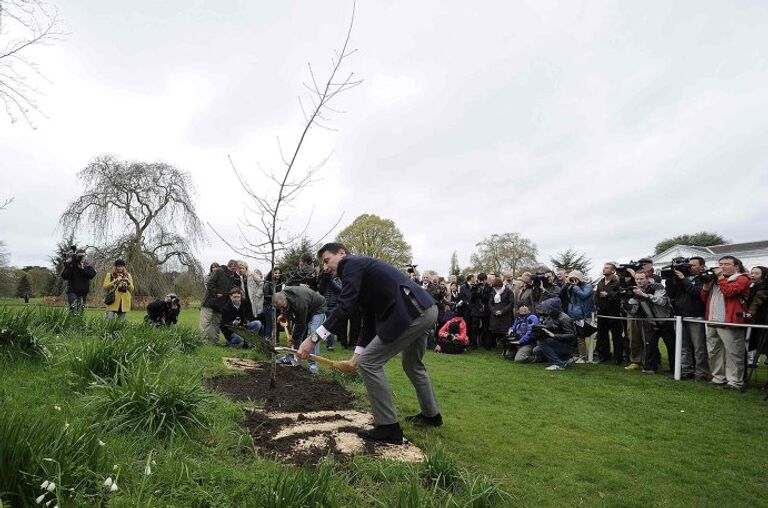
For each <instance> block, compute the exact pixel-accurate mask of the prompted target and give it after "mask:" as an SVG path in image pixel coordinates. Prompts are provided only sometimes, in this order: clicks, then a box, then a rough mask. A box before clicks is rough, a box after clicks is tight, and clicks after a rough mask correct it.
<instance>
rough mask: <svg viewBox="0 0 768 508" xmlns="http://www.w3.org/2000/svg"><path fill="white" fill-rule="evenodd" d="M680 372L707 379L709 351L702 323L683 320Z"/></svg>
mask: <svg viewBox="0 0 768 508" xmlns="http://www.w3.org/2000/svg"><path fill="white" fill-rule="evenodd" d="M680 361H681V363H682V374H683V375H684V376H686V375H688V376H696V377H697V378H700V379H704V378H707V379H709V353H708V352H707V338H706V335H705V330H704V323H688V322H686V321H684V322H683V354H682V355H681V357H680Z"/></svg>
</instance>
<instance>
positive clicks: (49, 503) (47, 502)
mask: <svg viewBox="0 0 768 508" xmlns="http://www.w3.org/2000/svg"><path fill="white" fill-rule="evenodd" d="M54 501H55V499H51V500H50V501H46V502H45V506H51V503H53V502H54Z"/></svg>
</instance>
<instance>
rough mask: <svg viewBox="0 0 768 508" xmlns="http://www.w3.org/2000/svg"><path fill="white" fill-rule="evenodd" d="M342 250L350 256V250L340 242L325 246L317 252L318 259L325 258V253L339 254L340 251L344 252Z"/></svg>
mask: <svg viewBox="0 0 768 508" xmlns="http://www.w3.org/2000/svg"><path fill="white" fill-rule="evenodd" d="M342 250H343V251H344V252H346V253H347V254H349V249H347V248H346V247H344V244H343V243H338V242H330V243H326V244H325V245H323V246H322V247H320V248H319V249H318V250H317V257H319V258H321V257H323V252H325V251H328V252H330V253H331V254H338V253H339V251H342Z"/></svg>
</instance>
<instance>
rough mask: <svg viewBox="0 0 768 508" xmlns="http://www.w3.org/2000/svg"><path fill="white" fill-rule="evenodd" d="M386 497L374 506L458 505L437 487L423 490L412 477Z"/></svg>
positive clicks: (442, 507) (418, 507)
mask: <svg viewBox="0 0 768 508" xmlns="http://www.w3.org/2000/svg"><path fill="white" fill-rule="evenodd" d="M387 493H388V494H389V495H387V496H386V497H383V498H380V499H375V500H374V501H375V502H376V506H379V507H381V508H449V507H451V508H453V507H458V506H459V505H458V504H456V502H455V501H454V499H453V496H451V495H450V494H443V493H442V492H441V491H440V489H439V488H438V487H437V485H432V488H431V489H430V490H427V489H425V488H424V487H423V486H422V485H421V483H420V482H419V480H418V478H416V477H414V478H412V479H411V481H410V482H409V483H408V484H406V485H405V486H403V485H402V484H397V485H396V486H394V487H393V488H392V489H391V491H387Z"/></svg>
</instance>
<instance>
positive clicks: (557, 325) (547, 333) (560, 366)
mask: <svg viewBox="0 0 768 508" xmlns="http://www.w3.org/2000/svg"><path fill="white" fill-rule="evenodd" d="M539 309H540V312H539V315H540V317H541V318H542V321H541V325H534V326H533V330H534V334H535V337H536V340H537V343H536V347H535V348H533V354H535V355H538V356H543V357H544V358H546V359H547V360H549V361H550V362H551V363H552V365H550V366H549V367H547V368H546V369H545V370H565V366H566V365H567V362H568V360H570V358H571V356H572V355H573V352H574V350H575V349H576V328H575V326H574V324H573V321H572V320H571V318H570V317H568V314H566V313H565V312H563V311H562V310H561V308H560V299H559V298H549V299H547V300H544V301H543V302H541V305H540V306H539Z"/></svg>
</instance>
